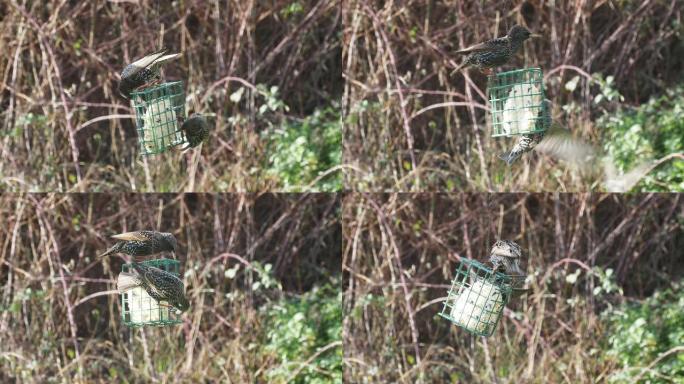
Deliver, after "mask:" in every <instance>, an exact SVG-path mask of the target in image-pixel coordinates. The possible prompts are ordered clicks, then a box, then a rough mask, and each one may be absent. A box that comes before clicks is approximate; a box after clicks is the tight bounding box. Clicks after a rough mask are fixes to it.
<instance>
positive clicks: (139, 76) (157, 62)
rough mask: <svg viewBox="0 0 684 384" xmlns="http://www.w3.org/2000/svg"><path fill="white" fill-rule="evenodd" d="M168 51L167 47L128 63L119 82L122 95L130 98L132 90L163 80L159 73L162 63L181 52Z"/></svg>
mask: <svg viewBox="0 0 684 384" xmlns="http://www.w3.org/2000/svg"><path fill="white" fill-rule="evenodd" d="M166 51H167V49H166V48H162V49H160V50H158V51H157V52H154V53H151V54H149V55H147V56H145V57H143V58H141V59H138V60H136V61H134V62H133V63H131V64H128V65H127V66H126V68H124V70H123V71H122V72H121V82H120V83H119V93H120V94H121V96H123V97H124V98H126V99H130V98H131V91H134V90H136V89H138V88H140V87H142V86H144V85H147V84H149V83H151V82H153V81H159V80H161V75H160V74H159V67H160V66H161V64H162V63H164V62H166V61H168V60H171V59H175V58H177V57H178V56H180V53H174V54H171V55H167V54H166Z"/></svg>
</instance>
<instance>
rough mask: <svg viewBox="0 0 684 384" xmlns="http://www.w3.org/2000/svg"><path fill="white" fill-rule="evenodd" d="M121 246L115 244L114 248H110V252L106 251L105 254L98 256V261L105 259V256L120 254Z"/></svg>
mask: <svg viewBox="0 0 684 384" xmlns="http://www.w3.org/2000/svg"><path fill="white" fill-rule="evenodd" d="M120 246H121V245H120V243H116V244H114V246H113V247H111V248H109V249H108V250H106V251H105V252H104V253H103V254H101V255H100V256H98V257H97V258H98V259H101V258H103V257H105V256H109V255H111V254H114V253H117V252H119V247H120Z"/></svg>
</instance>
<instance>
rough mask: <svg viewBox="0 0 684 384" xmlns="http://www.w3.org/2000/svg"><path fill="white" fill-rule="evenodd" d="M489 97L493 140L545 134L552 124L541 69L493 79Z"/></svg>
mask: <svg viewBox="0 0 684 384" xmlns="http://www.w3.org/2000/svg"><path fill="white" fill-rule="evenodd" d="M487 93H488V94H489V106H490V109H491V118H492V127H493V131H492V136H493V137H499V136H507V137H510V136H515V135H522V134H531V133H537V132H544V131H546V130H547V129H548V128H549V124H550V122H551V119H550V112H551V111H549V105H548V103H546V102H544V99H545V95H544V76H543V74H542V70H541V68H524V69H517V70H515V71H508V72H501V73H497V74H494V75H489V76H488V78H487Z"/></svg>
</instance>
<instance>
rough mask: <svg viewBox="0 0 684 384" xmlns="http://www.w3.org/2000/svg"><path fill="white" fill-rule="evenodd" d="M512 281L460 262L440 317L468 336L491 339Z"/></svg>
mask: <svg viewBox="0 0 684 384" xmlns="http://www.w3.org/2000/svg"><path fill="white" fill-rule="evenodd" d="M512 280H513V279H512V277H511V276H509V275H505V274H503V273H500V272H496V273H494V272H493V271H492V269H491V268H489V267H487V266H485V265H484V264H482V263H480V262H478V261H475V260H469V259H462V260H461V263H460V264H459V266H458V269H457V270H456V276H455V277H454V279H453V280H452V282H451V288H450V289H449V294H448V295H447V298H446V300H445V301H444V307H443V308H442V312H440V313H439V315H440V316H442V317H444V318H445V319H447V320H449V321H451V322H452V323H454V324H456V325H458V326H459V327H461V328H463V329H465V330H466V331H468V332H470V333H474V334H476V335H479V336H491V335H492V333H494V330H495V329H496V326H497V324H498V323H499V319H501V314H502V313H503V309H504V307H505V306H506V304H507V303H508V300H509V299H510V297H511V291H512Z"/></svg>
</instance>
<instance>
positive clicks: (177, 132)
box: [131, 81, 187, 156]
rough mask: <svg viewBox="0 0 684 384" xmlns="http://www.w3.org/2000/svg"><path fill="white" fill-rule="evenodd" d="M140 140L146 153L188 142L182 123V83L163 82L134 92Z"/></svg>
mask: <svg viewBox="0 0 684 384" xmlns="http://www.w3.org/2000/svg"><path fill="white" fill-rule="evenodd" d="M131 106H132V107H133V109H134V110H135V123H136V126H137V129H138V142H139V143H140V151H141V153H142V155H143V156H148V155H154V154H158V153H163V152H166V151H167V150H169V149H171V148H173V147H176V146H179V145H183V144H185V143H187V139H186V138H185V134H184V133H183V132H182V131H181V129H180V126H181V122H182V120H183V119H184V118H185V91H184V90H183V82H182V81H175V82H171V83H163V84H159V85H156V86H153V87H149V88H144V89H141V90H137V91H134V92H131Z"/></svg>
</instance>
